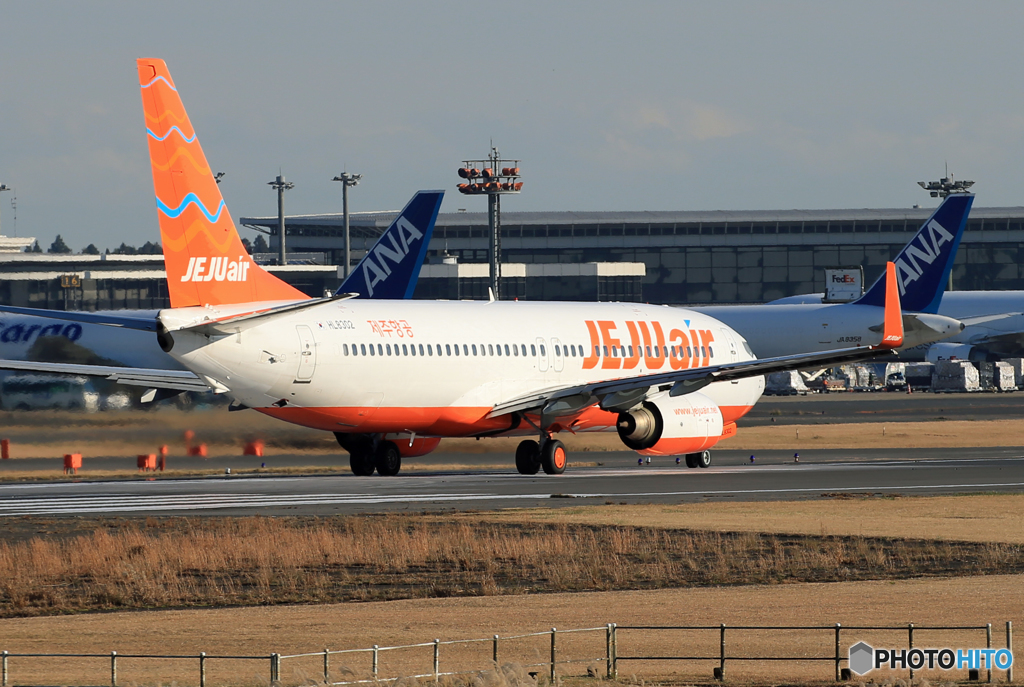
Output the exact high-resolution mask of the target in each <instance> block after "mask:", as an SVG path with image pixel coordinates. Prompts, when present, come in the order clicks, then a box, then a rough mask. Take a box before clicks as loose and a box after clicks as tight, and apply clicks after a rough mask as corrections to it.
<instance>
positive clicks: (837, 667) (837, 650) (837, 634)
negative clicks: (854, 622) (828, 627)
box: [836, 623, 841, 682]
mask: <svg viewBox="0 0 1024 687" xmlns="http://www.w3.org/2000/svg"><path fill="white" fill-rule="evenodd" d="M839 629H840V625H839V623H836V682H839V679H840V676H841V673H840V668H839V661H840V660H841V659H840V658H839Z"/></svg>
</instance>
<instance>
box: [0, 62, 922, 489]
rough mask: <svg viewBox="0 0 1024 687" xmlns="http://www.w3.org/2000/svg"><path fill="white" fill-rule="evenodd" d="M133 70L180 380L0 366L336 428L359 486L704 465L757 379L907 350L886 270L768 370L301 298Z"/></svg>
mask: <svg viewBox="0 0 1024 687" xmlns="http://www.w3.org/2000/svg"><path fill="white" fill-rule="evenodd" d="M138 70H139V80H140V85H141V88H142V100H143V109H144V111H145V116H146V125H147V136H148V141H149V151H150V159H151V162H152V170H153V180H154V187H155V190H156V205H157V208H158V217H159V221H160V232H161V240H162V244H163V247H164V257H165V263H166V269H167V280H168V292H169V296H170V299H171V305H172V307H171V308H170V309H167V310H162V311H161V312H160V313H159V315H158V318H157V319H158V334H157V336H158V341H159V342H160V345H161V347H162V348H163V350H165V351H166V352H167V353H169V354H170V355H171V356H172V357H173V358H175V359H176V360H178V361H179V362H180V363H181V364H182V365H183V366H184V367H185V368H187V371H178V372H175V371H167V370H152V369H133V370H132V369H125V368H101V367H96V366H81V365H51V366H43V364H40V363H20V362H12V361H2V364H0V367H3V368H7V369H36V370H39V369H46V370H49V371H59V372H72V373H75V374H101V375H104V376H107V377H108V378H110V379H115V380H117V381H120V382H123V383H127V384H136V385H142V386H148V387H152V388H154V389H156V388H204V389H212V390H214V391H217V392H220V393H225V394H229V395H230V396H231V397H232V398H233V399H234V401H235V407H236V408H240V407H247V408H253V409H256V410H258V411H259V412H261V413H265V414H267V415H270V416H273V417H276V418H279V419H282V420H285V421H288V422H293V423H296V424H300V425H304V426H307V427H313V428H317V429H322V430H325V431H330V432H334V433H335V435H336V437H337V438H338V441H339V443H340V444H341V445H342V446H343V447H344V448H346V449H347V450H348V451H349V453H350V464H351V468H352V471H353V472H354V473H355V474H357V475H369V474H372V473H373V472H374V471H376V472H378V473H380V474H382V475H394V474H396V473H397V472H398V471H399V469H400V467H401V460H402V457H403V456H412V455H422V454H424V453H428V452H429V451H431V450H433V449H434V448H435V447H436V446H437V444H438V441H439V440H440V438H441V437H466V436H478V437H479V436H499V435H501V436H510V435H511V436H532V437H537V438H538V439H539V441H536V440H533V439H527V440H524V441H523V442H522V443H521V444H520V445H519V448H518V450H517V452H516V467H517V469H518V470H519V472H521V473H525V474H536V473H537V472H538V471H539V470H540V469H541V468H543V469H544V471H545V472H547V473H560V472H562V471H564V470H565V467H566V462H567V461H566V458H567V456H566V451H565V447H564V446H563V444H562V443H561V442H560V441H558V440H557V439H556V435H557V434H558V433H559V432H563V431H567V432H581V431H616V432H618V434H619V436H620V437H621V439H622V441H623V443H624V444H625V445H626V446H628V447H629V448H631V449H634V450H637V451H639V452H641V453H646V454H654V455H685V456H686V461H687V465H689V466H690V467H697V466H702V467H707V465H708V464H709V463H710V459H711V458H710V453H709V451H708V449H710V448H711V447H712V446H713V445H714V444H715V443H717V442H718V441H719V440H721V439H722V438H724V437H728V436H731V435H732V434H733V433H734V432H735V431H736V421H737V420H738V419H739V418H740V417H741V416H742V415H743V414H744V413H746V412H748V411H749V410H750V408H751V407H752V406H753V405H754V403H755V402H756V401H757V399H758V397H759V396H760V395H761V392H762V390H763V387H764V381H763V376H762V375H764V374H766V373H769V372H774V371H779V370H787V369H797V368H802V367H822V366H825V365H829V364H835V363H840V362H846V361H853V360H861V359H866V358H869V357H877V356H878V355H880V354H881V353H884V352H886V351H888V350H890V349H893V348H896V347H898V346H900V345H901V343H902V342H903V323H902V316H901V312H900V302H899V292H898V287H897V281H896V272H895V268H894V266H893V265H892V264H891V263H890V264H889V266H888V269H887V274H888V277H887V288H886V289H885V293H884V298H883V301H884V308H881V307H879V308H876V309H875V312H877V315H878V320H877V324H879V325H881V326H880V327H879V328H878V331H877V332H871V331H869V332H867V335H866V338H871V339H872V340H865V341H863V342H862V343H863V344H864V345H862V346H858V347H845V348H840V349H838V350H827V351H819V352H815V353H805V354H800V355H788V356H777V357H773V358H767V359H763V360H757V359H755V357H754V355H753V353H752V352H751V350H750V348H749V346H748V345H747V343H746V341H745V340H744V339H743V338H742V337H741V336H740V335H739V334H737V333H736V331H735V330H734V329H733V328H731V327H729V326H726V325H725V324H723V323H722V322H720V321H718V320H716V319H714V318H712V317H710V316H708V315H706V314H702V313H698V312H694V311H691V310H684V309H678V308H668V307H664V306H651V305H639V304H617V303H606V304H594V303H526V302H436V301H370V300H364V299H358V298H349V297H347V296H346V295H336V296H333V297H330V298H324V299H308V298H306V297H305V296H303V295H302V294H301V293H299V292H297V291H295V290H294V289H293V288H292V287H290V286H288V285H287V284H285V283H283V282H281V281H280V280H278V279H276V278H275V277H273V276H272V275H270V274H269V273H267V272H266V271H264V270H263V269H261V268H260V267H259V265H256V264H254V263H252V261H251V260H250V259H249V256H248V254H247V253H246V252H245V251H244V250H243V249H242V247H241V243H240V239H239V237H238V233H237V231H236V230H235V227H234V224H233V222H232V221H231V218H230V215H229V213H228V212H227V209H226V208H225V206H224V201H223V198H222V197H221V195H220V191H219V190H218V187H217V184H216V182H215V181H214V180H213V176H212V175H211V174H210V167H209V165H208V163H207V161H206V158H205V156H204V155H203V151H202V149H201V148H200V146H199V142H198V139H197V138H196V134H195V130H194V129H193V128H192V124H191V122H190V121H189V119H188V116H187V114H186V113H185V110H184V107H183V105H182V103H181V100H180V98H179V96H178V92H177V88H176V87H175V85H174V82H173V80H172V79H171V76H170V74H169V72H168V70H167V67H166V65H165V64H164V63H163V61H161V60H156V59H142V60H139V61H138ZM420 233H421V228H420V227H417V226H415V224H413V223H412V222H407V223H405V224H400V225H399V227H398V231H397V232H396V235H395V237H394V240H393V245H392V246H391V251H390V253H387V252H383V253H381V254H379V255H377V258H378V264H377V267H378V268H379V269H378V271H379V273H380V275H381V278H383V276H386V274H387V272H388V270H390V266H389V262H388V260H397V259H399V258H400V256H401V255H403V254H404V253H407V252H408V250H407V249H406V248H405V246H406V244H407V243H408V242H409V241H411V240H413V239H414V238H415V237H416V236H417V235H418V234H420ZM389 254H390V255H391V256H393V257H390V258H389V257H388V255H389ZM373 279H375V277H371V281H373ZM369 286H370V287H372V286H373V284H372V283H371V284H369ZM30 366H31V367H30Z"/></svg>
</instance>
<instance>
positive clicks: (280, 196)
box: [267, 174, 295, 265]
mask: <svg viewBox="0 0 1024 687" xmlns="http://www.w3.org/2000/svg"><path fill="white" fill-rule="evenodd" d="M267 185H268V186H271V187H273V188H275V189H277V227H278V235H279V236H280V240H281V245H280V246H278V248H279V249H280V250H279V255H278V264H281V265H287V264H288V258H287V255H286V253H285V245H284V192H285V191H289V190H291V189H293V188H295V184H293V183H292V182H290V181H285V179H284V176H283V175H281V174H278V175H277V179H275V180H274V181H268V182H267Z"/></svg>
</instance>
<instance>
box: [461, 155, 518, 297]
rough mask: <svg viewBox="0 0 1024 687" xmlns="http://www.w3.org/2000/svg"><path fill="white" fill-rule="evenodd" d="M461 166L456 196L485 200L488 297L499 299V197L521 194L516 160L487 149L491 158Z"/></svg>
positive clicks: (464, 162)
mask: <svg viewBox="0 0 1024 687" xmlns="http://www.w3.org/2000/svg"><path fill="white" fill-rule="evenodd" d="M462 165H463V166H462V167H460V168H459V176H460V177H462V178H463V179H465V180H466V182H465V183H461V184H459V185H458V189H459V193H462V194H464V195H467V196H473V195H486V196H487V225H488V228H489V229H490V233H491V241H490V246H489V251H488V253H489V255H488V257H489V260H490V272H491V275H490V276H491V294H492V295H493V296H494V298H501V196H502V195H504V194H506V193H519V192H520V191H521V190H522V188H523V182H522V179H521V177H520V174H519V160H503V159H501V155H499V154H498V149H497V148H495V147H494V146H491V154H490V155H488V156H487V158H486V159H484V160H464V161H463V163H462Z"/></svg>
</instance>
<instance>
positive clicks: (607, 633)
mask: <svg viewBox="0 0 1024 687" xmlns="http://www.w3.org/2000/svg"><path fill="white" fill-rule="evenodd" d="M604 656H605V658H604V661H605V668H606V669H607V670H606V673H607V677H608V680H611V624H610V622H609V624H608V625H607V627H605V629H604ZM5 687H6V686H5Z"/></svg>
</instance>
